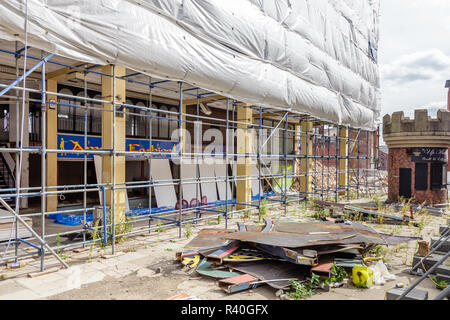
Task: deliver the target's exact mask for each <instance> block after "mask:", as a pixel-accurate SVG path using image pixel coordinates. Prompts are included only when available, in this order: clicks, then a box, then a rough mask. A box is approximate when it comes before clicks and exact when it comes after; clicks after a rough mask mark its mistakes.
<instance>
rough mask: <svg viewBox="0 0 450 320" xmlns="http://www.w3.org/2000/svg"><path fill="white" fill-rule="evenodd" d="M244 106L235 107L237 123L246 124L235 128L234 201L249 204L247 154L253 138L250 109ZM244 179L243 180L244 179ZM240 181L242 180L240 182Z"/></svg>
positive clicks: (249, 189) (249, 159)
mask: <svg viewBox="0 0 450 320" xmlns="http://www.w3.org/2000/svg"><path fill="white" fill-rule="evenodd" d="M246 106H248V105H246V104H244V105H242V104H240V105H238V106H237V121H238V122H244V123H246V124H238V125H237V127H238V129H237V153H238V154H239V155H238V156H237V170H236V171H237V176H238V177H239V178H238V179H239V180H238V181H237V182H236V199H237V200H236V201H237V202H238V203H249V202H251V200H252V181H251V179H250V176H251V175H252V166H251V158H250V157H248V156H246V155H245V154H249V153H251V152H252V150H253V146H252V144H253V137H252V134H251V133H252V131H253V130H251V124H252V123H253V114H252V109H251V108H247V107H246ZM244 178H245V179H244ZM241 179H242V180H241ZM247 208H248V206H247V205H237V209H238V210H242V209H247Z"/></svg>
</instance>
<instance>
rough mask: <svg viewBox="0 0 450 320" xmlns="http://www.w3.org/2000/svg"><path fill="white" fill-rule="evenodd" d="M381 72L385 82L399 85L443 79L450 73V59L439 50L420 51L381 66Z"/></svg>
mask: <svg viewBox="0 0 450 320" xmlns="http://www.w3.org/2000/svg"><path fill="white" fill-rule="evenodd" d="M380 70H381V76H382V80H383V81H389V82H394V83H397V84H406V83H409V82H415V81H428V80H433V79H441V78H446V76H448V73H450V57H449V56H447V55H446V54H444V53H443V52H442V51H441V50H439V49H432V50H427V51H420V52H415V53H412V54H407V55H403V56H401V57H400V58H399V59H398V60H395V61H394V62H392V63H389V64H385V65H381V68H380Z"/></svg>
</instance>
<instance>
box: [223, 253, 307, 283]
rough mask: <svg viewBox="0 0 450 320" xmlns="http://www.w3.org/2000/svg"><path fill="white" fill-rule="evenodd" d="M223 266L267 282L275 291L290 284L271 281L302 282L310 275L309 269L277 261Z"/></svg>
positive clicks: (226, 264)
mask: <svg viewBox="0 0 450 320" xmlns="http://www.w3.org/2000/svg"><path fill="white" fill-rule="evenodd" d="M224 265H225V266H227V267H230V268H232V269H233V270H237V271H240V272H243V273H246V274H250V275H252V276H254V277H255V278H258V279H260V280H263V281H268V282H267V284H268V285H269V286H271V287H273V288H275V289H285V288H288V287H289V286H290V282H289V281H287V280H283V281H272V280H279V279H298V280H304V279H305V276H306V275H309V274H310V272H309V267H306V266H301V265H296V264H293V263H290V262H286V261H278V260H263V261H255V262H245V263H225V264H224Z"/></svg>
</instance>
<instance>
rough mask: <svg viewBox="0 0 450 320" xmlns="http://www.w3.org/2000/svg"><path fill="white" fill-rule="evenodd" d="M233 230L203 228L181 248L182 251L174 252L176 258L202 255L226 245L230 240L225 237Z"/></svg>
mask: <svg viewBox="0 0 450 320" xmlns="http://www.w3.org/2000/svg"><path fill="white" fill-rule="evenodd" d="M233 232H234V231H233V230H226V229H203V230H200V232H199V233H198V234H197V236H196V237H195V238H194V239H192V240H191V241H190V242H189V243H188V244H186V245H185V246H184V248H183V251H182V252H177V253H176V258H177V260H179V261H181V260H182V259H183V257H188V256H193V255H198V254H201V255H203V256H206V255H208V254H209V253H212V252H214V251H215V250H217V249H219V248H221V247H223V246H226V245H227V244H228V243H230V240H228V239H226V238H225V237H226V236H227V235H229V234H230V233H233Z"/></svg>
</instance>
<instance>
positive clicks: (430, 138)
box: [383, 109, 450, 148]
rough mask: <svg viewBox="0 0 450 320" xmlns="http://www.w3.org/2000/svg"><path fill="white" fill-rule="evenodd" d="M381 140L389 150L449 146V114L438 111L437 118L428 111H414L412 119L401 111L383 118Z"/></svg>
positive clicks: (445, 111)
mask: <svg viewBox="0 0 450 320" xmlns="http://www.w3.org/2000/svg"><path fill="white" fill-rule="evenodd" d="M383 139H384V141H385V142H386V144H387V145H388V147H389V148H407V147H448V146H449V145H450V112H449V111H447V110H439V111H438V113H437V118H435V119H434V118H431V117H430V116H428V110H426V109H425V110H415V111H414V119H410V118H408V117H405V116H404V113H403V111H400V112H394V113H393V114H392V116H390V115H388V114H387V115H385V116H384V117H383Z"/></svg>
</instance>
